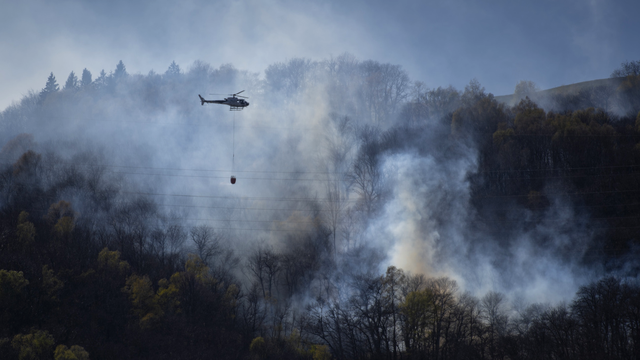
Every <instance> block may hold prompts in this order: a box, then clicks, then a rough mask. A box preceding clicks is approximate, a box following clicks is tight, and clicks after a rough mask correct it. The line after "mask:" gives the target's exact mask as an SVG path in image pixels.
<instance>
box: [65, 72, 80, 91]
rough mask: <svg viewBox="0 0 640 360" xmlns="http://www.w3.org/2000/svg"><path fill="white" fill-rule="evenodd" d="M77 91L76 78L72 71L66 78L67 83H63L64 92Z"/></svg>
mask: <svg viewBox="0 0 640 360" xmlns="http://www.w3.org/2000/svg"><path fill="white" fill-rule="evenodd" d="M76 89H78V77H77V76H76V74H75V73H74V72H73V71H72V72H71V74H69V77H68V78H67V82H65V83H64V90H76Z"/></svg>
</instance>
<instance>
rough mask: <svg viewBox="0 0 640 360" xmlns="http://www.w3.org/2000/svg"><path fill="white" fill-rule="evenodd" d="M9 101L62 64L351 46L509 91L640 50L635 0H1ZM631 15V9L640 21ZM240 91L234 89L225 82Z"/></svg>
mask: <svg viewBox="0 0 640 360" xmlns="http://www.w3.org/2000/svg"><path fill="white" fill-rule="evenodd" d="M0 8H1V9H2V11H0V34H2V36H0V53H1V54H2V55H1V56H0V68H2V69H3V70H2V71H1V72H0V110H3V109H5V108H6V107H7V106H9V105H10V104H11V103H12V102H16V101H19V100H20V99H21V98H22V96H23V95H25V94H27V93H28V92H29V91H30V90H35V91H39V90H40V89H42V88H43V87H44V85H45V82H46V80H47V77H48V76H49V73H51V72H53V74H54V75H55V76H56V79H57V81H58V83H59V84H60V85H61V86H62V85H63V84H64V82H65V80H66V78H67V77H68V76H69V73H70V72H71V71H74V72H75V73H76V75H78V76H80V74H81V73H82V70H83V69H84V68H87V69H88V70H89V71H91V73H92V74H93V76H94V78H95V77H97V75H98V74H99V72H100V71H101V70H103V69H104V70H105V71H106V72H107V73H109V72H110V71H113V70H114V69H115V66H116V64H117V63H118V61H120V60H122V61H123V63H124V64H125V66H126V67H127V70H128V72H129V73H133V74H135V73H140V74H147V73H148V72H149V71H150V70H154V71H156V72H158V73H163V72H164V71H165V70H166V69H167V67H168V66H169V64H170V63H171V62H172V61H176V63H178V64H179V65H180V66H181V67H182V68H183V69H185V70H186V69H188V68H189V66H190V65H191V64H192V63H193V62H194V61H195V60H202V61H205V62H207V63H210V64H211V65H212V66H214V67H217V66H219V65H221V64H226V63H231V64H233V65H234V66H235V67H236V68H238V69H241V70H249V71H252V72H256V73H260V74H261V75H263V74H264V70H265V69H266V67H267V66H268V65H270V64H273V63H275V62H284V61H287V60H289V59H292V58H298V57H304V58H309V59H311V60H323V59H329V58H331V57H336V56H339V55H340V54H343V53H345V52H346V53H350V54H352V55H354V56H355V57H356V58H357V59H359V60H375V61H379V62H382V63H392V64H397V65H401V66H402V67H403V69H405V70H406V71H407V73H408V74H409V76H410V78H411V79H412V80H414V81H422V82H424V83H425V85H426V86H427V87H429V88H435V87H438V86H445V87H446V86H448V85H453V86H454V87H455V88H458V89H463V88H464V86H465V85H466V84H468V83H469V81H470V80H471V79H474V78H475V79H477V80H478V81H480V83H481V84H482V85H483V86H484V87H485V88H486V91H487V92H491V93H493V94H495V95H505V94H510V93H512V92H513V89H514V88H515V85H516V84H517V83H518V82H519V81H521V80H531V81H533V82H535V83H536V84H537V85H538V87H539V88H541V89H548V88H552V87H556V86H561V85H567V84H572V83H576V82H581V81H588V80H593V79H601V78H606V77H608V76H609V75H610V74H611V72H612V71H613V70H614V69H615V68H617V67H618V66H619V65H620V64H621V63H622V62H625V61H635V60H640V46H638V45H640V38H639V37H638V36H637V34H638V29H637V14H638V13H639V12H640V2H638V1H605V0H537V1H525V0H521V1H513V0H508V1H507V0H484V1H480V0H446V1H445V0H411V1H408V0H400V1H397V2H389V1H379V0H366V1H365V0H340V1H338V0H335V1H334V0H329V1H315V0H313V1H304V2H301V1H293V0H230V1H204V0H184V1H168V0H160V1H153V2H152V1H136V0H133V1H131V0H127V1H124V0H115V1H83V0H66V1H65V0H63V1H56V2H52V1H45V0H27V1H20V2H18V1H9V0H0ZM634 20H635V21H634ZM229 91H232V90H229Z"/></svg>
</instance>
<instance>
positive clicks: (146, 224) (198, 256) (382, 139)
mask: <svg viewBox="0 0 640 360" xmlns="http://www.w3.org/2000/svg"><path fill="white" fill-rule="evenodd" d="M637 65H638V64H637V63H634V62H631V63H625V64H623V65H622V67H621V68H620V69H617V70H616V71H614V73H613V74H612V78H615V79H617V80H616V81H615V82H613V83H612V84H615V85H614V86H613V87H596V88H591V89H589V88H584V89H581V90H580V91H579V92H578V93H577V94H572V95H566V94H564V95H563V94H560V95H558V94H556V95H553V94H552V95H549V96H547V97H542V95H540V92H539V91H538V90H537V89H536V88H535V84H532V83H530V82H524V83H521V84H519V86H518V87H517V88H516V95H518V96H521V97H522V98H521V99H520V100H519V101H518V102H517V104H515V105H514V106H508V105H505V104H504V103H501V102H499V101H498V100H497V99H496V98H495V97H494V96H493V95H492V94H487V93H486V92H485V90H484V88H482V86H481V85H480V84H479V83H478V82H477V81H471V82H470V84H469V85H468V86H467V87H466V88H465V89H464V90H463V91H458V90H456V89H454V88H452V87H448V88H437V89H427V88H425V87H424V85H423V84H421V83H413V82H411V81H410V79H409V77H408V76H407V74H406V73H405V72H404V71H403V70H402V68H401V67H400V66H397V65H392V64H381V63H378V62H375V61H364V62H361V61H358V60H356V59H355V58H353V57H352V56H350V55H342V56H340V57H337V58H334V59H330V60H325V61H319V62H317V61H311V60H307V59H293V60H290V61H288V62H286V63H279V64H274V65H271V66H269V67H268V68H267V69H266V70H265V79H264V80H261V79H260V78H259V77H258V76H257V75H256V74H252V73H249V72H246V71H241V70H237V69H235V68H234V67H233V66H231V65H223V66H220V67H219V68H213V67H211V66H210V65H209V64H206V63H204V62H200V61H197V62H195V63H194V64H193V65H192V66H191V67H190V69H189V70H188V71H183V70H182V69H181V68H180V67H179V66H178V65H177V64H176V63H175V62H174V63H172V64H171V65H170V66H169V68H168V69H167V71H166V72H165V73H163V74H157V73H155V72H153V71H151V72H150V73H149V74H148V75H139V74H137V75H132V74H129V73H128V72H127V70H126V68H125V65H124V64H123V63H122V61H121V62H120V63H118V64H117V67H116V69H115V70H114V71H113V72H111V73H109V74H107V73H105V72H104V70H103V71H102V72H101V73H100V74H99V76H97V77H96V78H95V79H93V78H92V74H91V73H90V72H89V71H88V70H87V69H84V71H83V72H82V74H81V76H80V78H78V76H76V75H75V73H74V72H72V73H71V74H70V75H69V77H68V79H67V81H66V82H65V85H64V87H62V89H61V88H60V86H58V84H57V81H56V78H55V76H54V75H53V74H51V75H50V76H49V78H48V79H47V81H46V85H45V87H44V89H43V90H42V91H41V92H39V93H36V92H32V93H30V94H28V95H26V96H25V97H24V98H23V99H22V100H21V101H20V102H19V103H15V104H13V105H11V106H10V107H8V108H7V109H5V110H4V111H3V112H2V113H0V128H2V131H1V132H0V134H1V135H0V140H1V141H2V144H3V147H2V149H1V151H0V354H2V355H3V358H10V359H51V358H55V359H56V360H57V359H88V358H91V359H115V358H119V359H177V358H182V359H200V358H202V359H204V358H217V359H330V358H335V359H394V360H396V359H586V358H592V359H596V358H597V359H630V358H639V357H640V285H639V284H638V283H637V274H638V266H639V265H640V263H638V258H637V255H638V248H639V246H640V238H639V236H638V235H639V234H640V232H639V230H640V228H639V227H638V225H637V224H638V220H639V219H640V190H638V189H640V187H639V185H640V112H639V111H640V103H638V101H639V99H640V96H638V94H639V93H638V92H639V91H640V75H639V74H638V71H637V70H638V66H637ZM239 83H242V84H247V85H248V86H247V87H249V86H250V87H251V88H252V89H253V96H254V97H255V98H257V99H256V100H254V101H253V104H259V103H261V102H263V103H269V104H273V107H275V108H277V107H280V106H281V107H289V108H290V107H291V106H292V104H291V103H292V102H296V104H295V106H301V105H299V104H300V101H303V100H302V99H304V96H305V95H306V96H310V95H309V94H315V93H317V92H322V93H323V94H325V95H326V96H325V97H323V101H326V104H325V105H324V106H326V108H328V109H329V111H327V112H326V113H327V114H328V115H327V116H326V118H325V119H324V120H323V121H325V122H324V126H325V127H326V128H325V129H324V130H325V131H324V132H323V135H322V141H324V144H325V145H326V146H325V150H323V151H322V152H319V153H318V154H317V156H316V157H315V158H314V161H316V162H319V163H320V164H321V165H320V166H321V167H322V169H323V171H324V172H323V173H322V174H323V176H326V177H327V179H326V181H325V182H324V183H322V185H321V186H319V187H317V188H311V187H310V186H309V187H304V186H302V187H296V186H287V187H286V188H285V189H282V188H275V190H274V189H272V191H273V192H274V193H275V194H276V195H277V196H279V197H283V198H287V199H294V200H287V201H291V202H293V203H290V204H289V205H288V207H287V208H284V209H283V211H284V215H283V216H280V217H276V216H273V217H271V218H269V217H265V216H263V217H259V216H256V215H247V214H246V213H242V214H240V215H241V216H243V217H244V219H245V220H247V221H252V222H253V223H252V224H251V225H249V227H251V226H254V227H255V226H256V225H255V223H264V222H267V223H271V224H272V227H271V228H268V229H267V231H264V232H255V231H253V232H252V231H245V232H233V231H229V230H228V228H227V227H225V226H219V225H220V224H219V223H206V222H205V223H200V224H195V223H194V222H193V221H189V218H188V217H189V214H187V215H185V214H184V213H179V212H172V211H169V210H167V208H166V207H163V206H164V205H165V204H163V201H165V200H166V197H165V198H158V197H157V196H154V193H162V192H163V191H165V192H170V191H171V190H162V189H163V186H166V184H164V183H159V184H152V185H149V184H148V183H151V182H153V181H149V182H148V183H141V182H136V181H132V180H131V179H130V178H128V177H127V174H126V172H123V171H120V172H118V171H114V164H115V165H117V162H118V158H115V159H114V158H112V155H113V154H114V152H110V151H109V149H107V150H104V149H102V148H100V147H99V146H97V145H96V146H95V147H92V142H91V136H93V135H91V134H92V131H93V130H91V129H93V128H95V127H98V126H104V123H105V122H107V123H108V122H109V121H113V120H114V118H116V117H118V115H114V114H113V113H112V111H114V110H113V106H114V104H115V106H117V108H118V111H120V112H119V113H117V114H127V117H126V119H125V120H124V121H125V122H126V121H131V122H135V121H149V119H153V118H156V117H162V116H163V114H165V113H167V112H172V114H179V117H180V118H181V119H185V120H184V121H185V123H184V126H190V122H191V123H197V121H198V120H199V119H201V117H202V116H203V115H200V114H198V113H196V112H195V111H196V110H194V109H199V106H200V105H199V104H198V102H197V100H196V99H195V96H196V94H197V93H198V90H199V89H202V88H207V87H210V86H211V85H212V84H214V85H220V87H232V86H233V90H234V91H235V89H236V87H235V86H236V84H239ZM316 98H317V97H316ZM256 107H257V106H256ZM96 132H98V133H99V131H97V130H96ZM47 134H60V136H61V137H62V138H63V139H60V140H57V139H55V136H57V135H55V136H51V137H49V136H48V135H47ZM82 136H85V137H86V138H84V140H82V141H78V142H74V141H73V140H72V139H75V138H77V137H82ZM176 136H177V137H179V138H180V140H179V141H181V142H185V143H188V142H189V141H190V140H191V138H190V136H191V135H184V134H176ZM43 138H44V139H45V140H40V139H43ZM125 142H126V141H124V140H119V139H113V143H114V147H117V146H119V145H118V144H120V145H122V144H124V143H125ZM403 154H405V155H406V154H411V156H414V157H416V158H421V159H427V158H428V159H429V161H430V164H431V163H433V164H435V165H434V166H433V167H431V168H430V169H419V168H418V169H414V171H415V173H414V174H413V175H412V176H411V177H409V178H406V179H405V180H406V181H407V182H414V183H420V184H427V185H429V184H430V183H429V182H427V180H416V179H425V178H427V179H431V178H432V177H433V176H434V175H433V174H428V173H427V170H428V171H433V170H434V169H437V170H438V176H439V177H442V178H443V179H445V180H444V182H443V183H440V185H439V186H440V188H439V190H438V191H437V192H436V194H437V196H436V195H433V194H432V193H431V192H428V191H424V192H419V193H416V194H414V196H415V198H416V200H417V203H420V204H422V205H420V206H424V209H426V208H429V209H436V210H434V211H432V212H430V213H429V214H428V215H429V216H426V215H425V216H424V219H423V220H421V222H419V223H418V228H420V229H423V230H425V229H432V228H436V229H439V230H440V236H441V237H442V238H443V239H445V238H447V237H448V238H453V237H454V236H455V234H463V235H462V238H463V240H460V241H461V242H458V243H457V244H462V243H463V244H465V245H464V246H465V248H464V249H455V248H447V247H446V246H447V245H446V244H445V243H444V242H443V243H442V244H440V245H438V251H440V252H439V253H438V255H437V256H434V257H433V258H430V259H429V260H431V261H432V262H433V264H429V266H431V268H432V269H436V270H437V269H439V268H438V266H439V265H443V264H445V265H446V264H448V265H451V264H461V263H452V262H446V261H445V260H442V257H447V256H448V255H447V254H450V253H452V252H457V253H462V255H460V256H461V257H462V258H463V259H466V258H465V256H469V257H470V258H472V257H473V253H474V252H475V251H481V250H480V249H482V248H486V247H488V246H489V247H491V248H492V249H495V252H498V253H499V252H500V251H504V252H505V255H504V256H503V257H501V259H504V260H505V261H503V262H502V263H500V264H496V265H495V267H496V268H497V269H498V270H500V271H505V272H509V269H510V268H509V266H510V265H509V264H511V263H512V262H513V261H514V258H513V257H510V255H508V254H507V253H508V249H511V248H514V247H516V246H517V245H518V244H517V242H518V241H520V240H519V239H521V237H522V234H523V233H524V234H527V236H528V237H529V238H531V239H533V240H531V243H530V251H531V252H532V253H536V254H537V255H536V256H538V257H537V259H547V257H548V258H552V259H554V261H557V262H559V263H562V264H570V265H571V266H572V267H574V268H577V269H587V268H598V269H601V270H600V272H599V273H598V274H597V277H593V278H591V279H590V280H591V281H590V282H586V283H585V284H584V285H583V286H582V287H580V288H579V291H577V293H576V294H575V295H574V296H573V298H572V299H566V301H565V302H562V303H559V304H552V305H550V304H546V303H536V302H535V301H529V300H528V299H521V300H522V301H519V302H518V301H513V300H514V299H512V298H511V299H508V298H507V296H506V295H505V294H503V293H500V292H498V291H489V292H486V293H483V294H471V293H469V292H467V291H464V289H461V288H460V286H459V284H458V283H457V282H456V281H454V280H453V279H452V278H449V277H446V276H432V277H429V276H426V275H423V274H412V273H410V272H408V271H404V270H402V269H399V268H396V267H395V266H393V264H392V266H388V267H387V269H386V272H384V273H380V270H379V269H380V265H381V264H384V263H385V261H388V258H387V256H388V255H387V254H386V253H385V251H386V249H381V248H380V247H379V246H378V245H379V244H377V243H375V242H374V241H373V240H372V239H371V237H373V236H374V235H373V233H372V231H371V230H369V231H367V229H368V228H369V226H370V225H371V223H374V222H376V221H377V220H378V219H380V218H381V216H383V214H384V209H385V206H388V204H389V203H391V202H392V200H393V198H394V196H396V192H395V190H394V189H395V187H396V186H397V184H394V183H393V182H394V181H398V178H397V177H396V178H394V177H393V176H392V174H391V173H392V172H393V171H395V170H394V168H389V167H388V163H389V162H388V159H389V158H393V157H394V156H399V155H403ZM314 155H316V154H314ZM141 156H142V157H143V159H141V160H140V162H141V164H143V165H141V166H144V161H145V159H144V157H145V156H149V155H147V154H146V153H144V152H142V155H141ZM310 158H311V157H308V158H304V159H310ZM318 158H320V159H318ZM149 159H151V160H153V158H152V157H151V156H149ZM292 161H293V160H292ZM425 161H426V160H425ZM465 162H469V163H471V164H472V165H469V166H468V167H467V168H465V169H467V170H465V171H464V172H463V175H464V176H463V179H462V180H460V184H464V186H465V189H467V190H465V191H462V192H460V191H458V189H457V188H454V186H453V185H447V183H448V180H447V179H452V178H454V177H455V176H457V175H456V174H457V173H458V171H456V169H457V167H456V166H452V165H450V164H458V163H465ZM156 164H157V163H156ZM141 166H140V167H138V168H137V170H140V169H143V168H142V167H141ZM422 171H424V172H422ZM296 174H297V173H296ZM138 175H140V174H138ZM143 175H144V174H143ZM414 175H415V176H414ZM420 181H424V182H422V183H421V182H420ZM451 182H454V183H455V181H451ZM427 185H425V186H427ZM153 186H156V187H155V188H154V187H153ZM167 188H168V187H167ZM194 191H196V190H194ZM318 194H321V195H318ZM421 197H424V199H423V198H421ZM229 201H231V200H229V199H228V198H225V197H219V198H216V197H213V198H212V199H210V202H209V203H208V205H209V206H219V207H221V208H222V209H223V211H226V210H225V209H228V208H229V207H230V206H229V205H228V203H229ZM234 201H237V204H240V205H241V206H244V208H243V209H245V210H244V211H245V212H249V210H252V208H251V206H254V205H252V204H250V203H247V201H248V200H246V199H240V198H238V199H235V200H234ZM452 204H462V205H460V206H461V207H464V208H466V209H467V211H466V212H465V213H464V214H466V215H467V217H466V218H464V219H460V218H459V217H458V216H459V215H460V211H459V209H458V208H457V207H456V206H455V205H452ZM187 205H193V204H187ZM193 207H194V208H197V207H198V206H193ZM566 213H571V215H570V216H569V215H566ZM422 214H423V215H424V214H426V212H422ZM192 217H193V216H192ZM427 217H428V218H427ZM185 218H186V219H185ZM452 219H453V220H452ZM453 223H455V224H456V225H455V226H453V227H455V228H457V229H460V228H462V230H461V231H457V230H456V231H454V230H451V228H452V226H451V224H453ZM245 230H247V229H245ZM248 230H254V229H248ZM558 239H561V240H558ZM233 244H236V245H233ZM237 244H241V246H239V245H237ZM549 249H550V251H551V252H553V253H552V254H550V253H549V254H547V253H545V251H549ZM540 254H542V255H540ZM498 256H502V255H496V258H498ZM474 259H475V258H474ZM425 261H427V260H425ZM434 273H438V271H435V272H434ZM440 273H442V271H440ZM498 280H500V279H498ZM551 281H553V280H551ZM504 289H508V287H504Z"/></svg>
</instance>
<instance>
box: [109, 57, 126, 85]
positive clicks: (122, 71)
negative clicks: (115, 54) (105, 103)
mask: <svg viewBox="0 0 640 360" xmlns="http://www.w3.org/2000/svg"><path fill="white" fill-rule="evenodd" d="M127 75H128V74H127V68H126V67H125V66H124V64H123V63H122V60H120V62H119V63H118V65H116V71H115V72H114V73H113V78H114V79H115V80H116V81H117V80H120V79H122V78H124V77H126V76H127Z"/></svg>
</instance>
